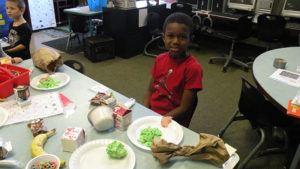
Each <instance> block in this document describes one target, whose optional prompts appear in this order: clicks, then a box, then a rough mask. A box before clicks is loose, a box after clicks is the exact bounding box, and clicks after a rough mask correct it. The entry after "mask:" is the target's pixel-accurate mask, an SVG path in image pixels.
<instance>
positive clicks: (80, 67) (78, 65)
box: [64, 60, 85, 74]
mask: <svg viewBox="0 0 300 169" xmlns="http://www.w3.org/2000/svg"><path fill="white" fill-rule="evenodd" d="M64 64H65V65H67V66H69V67H70V68H72V69H74V70H76V71H78V72H80V73H82V74H84V73H85V66H84V64H83V63H82V62H80V61H79V60H66V61H64Z"/></svg>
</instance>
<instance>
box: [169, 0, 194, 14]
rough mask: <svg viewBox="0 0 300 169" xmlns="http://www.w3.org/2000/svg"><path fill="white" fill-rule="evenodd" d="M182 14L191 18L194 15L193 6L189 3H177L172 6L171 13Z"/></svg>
mask: <svg viewBox="0 0 300 169" xmlns="http://www.w3.org/2000/svg"><path fill="white" fill-rule="evenodd" d="M175 12H182V13H185V14H187V15H189V16H192V15H193V12H192V5H191V4H188V3H181V2H175V3H172V4H171V13H175Z"/></svg>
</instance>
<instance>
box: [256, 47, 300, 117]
mask: <svg viewBox="0 0 300 169" xmlns="http://www.w3.org/2000/svg"><path fill="white" fill-rule="evenodd" d="M275 58H283V59H285V60H286V61H287V65H286V70H289V71H293V72H296V67H297V66H298V65H300V47H288V48H280V49H275V50H270V51H268V52H265V53H263V54H261V55H259V56H258V57H257V58H256V59H255V60H254V63H253V76H254V79H255V81H256V84H257V86H258V88H259V89H260V90H261V91H263V93H264V94H265V95H266V96H267V97H268V98H269V100H270V101H271V102H272V103H273V104H274V105H275V106H276V107H277V108H278V109H280V110H281V111H282V112H284V113H286V110H287V106H288V102H289V100H291V99H293V98H294V97H295V96H296V93H297V90H299V89H298V88H296V87H293V86H289V85H287V84H285V83H281V82H278V81H275V80H272V79H270V78H269V76H270V75H271V74H273V73H274V72H275V71H276V70H277V69H276V68H275V67H273V61H274V59H275Z"/></svg>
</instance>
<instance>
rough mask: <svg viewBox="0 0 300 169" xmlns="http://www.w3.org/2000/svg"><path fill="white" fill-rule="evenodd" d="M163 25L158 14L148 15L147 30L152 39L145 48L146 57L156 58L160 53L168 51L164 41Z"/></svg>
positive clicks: (151, 13)
mask: <svg viewBox="0 0 300 169" xmlns="http://www.w3.org/2000/svg"><path fill="white" fill-rule="evenodd" d="M161 23H162V22H161V17H160V15H159V14H158V13H156V12H150V13H149V14H148V15H147V28H148V32H149V34H150V35H151V36H152V39H151V40H150V41H148V42H147V43H146V45H145V47H144V55H146V56H151V57H156V56H157V55H159V54H160V53H164V52H166V51H167V50H166V49H165V47H164V42H163V40H162V33H163V32H162V28H161V27H162V24H161Z"/></svg>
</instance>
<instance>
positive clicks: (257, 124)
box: [218, 75, 288, 169]
mask: <svg viewBox="0 0 300 169" xmlns="http://www.w3.org/2000/svg"><path fill="white" fill-rule="evenodd" d="M241 79H242V90H241V95H240V99H239V103H238V108H237V110H236V111H235V112H234V113H233V114H232V116H231V117H230V119H229V120H228V122H227V123H226V124H225V126H224V127H223V128H222V129H221V130H220V132H219V134H218V136H219V137H220V138H222V137H223V135H224V133H225V131H226V130H227V128H228V127H229V126H230V125H231V123H232V122H234V121H239V120H248V121H249V122H250V124H251V126H252V128H253V129H255V130H256V131H257V134H258V136H259V142H258V143H257V144H256V145H255V147H254V148H253V149H252V150H251V151H250V152H249V153H248V155H247V156H246V158H245V159H244V160H242V161H241V162H240V163H239V165H238V167H237V168H238V169H243V168H245V167H246V165H247V164H248V162H249V161H250V160H252V159H254V158H257V157H260V156H264V155H268V154H275V153H285V152H286V150H287V148H288V136H287V133H286V131H285V129H284V128H283V127H282V126H281V125H282V124H280V121H282V120H284V119H285V115H283V113H282V112H280V111H279V110H277V109H276V107H275V106H274V105H273V104H272V103H270V102H269V101H268V100H266V98H265V96H264V95H263V94H262V93H261V92H260V91H258V89H257V88H256V87H254V86H253V85H252V84H251V83H250V82H248V81H247V80H246V79H245V77H244V76H242V75H241ZM236 132H242V131H236ZM271 143H272V144H271ZM270 145H272V146H270ZM263 147H267V148H266V149H263Z"/></svg>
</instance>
